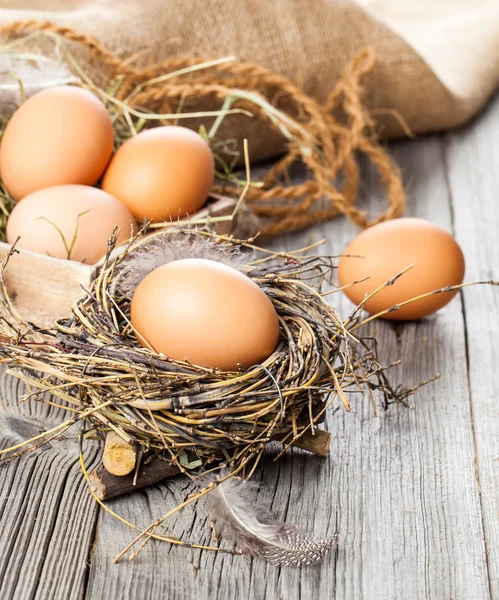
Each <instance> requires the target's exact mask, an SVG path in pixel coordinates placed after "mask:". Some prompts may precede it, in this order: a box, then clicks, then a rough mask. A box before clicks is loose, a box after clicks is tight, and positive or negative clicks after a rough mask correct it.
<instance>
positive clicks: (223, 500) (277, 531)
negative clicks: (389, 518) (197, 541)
mask: <svg viewBox="0 0 499 600" xmlns="http://www.w3.org/2000/svg"><path fill="white" fill-rule="evenodd" d="M222 477H223V475H222ZM202 481H203V486H204V485H206V483H207V481H206V479H202ZM211 481H213V480H211ZM216 481H217V480H215V482H216ZM257 489H258V485H257V484H255V483H253V482H249V481H245V480H242V479H239V478H236V477H231V478H229V479H226V480H225V481H223V482H222V483H218V485H217V487H216V488H214V489H213V491H211V492H210V493H209V494H207V496H206V498H207V501H208V503H209V510H210V514H211V517H212V520H213V521H214V523H215V524H216V525H217V527H219V528H220V529H221V531H223V532H224V533H225V535H226V536H227V537H228V538H230V539H231V541H233V542H234V543H235V544H236V545H237V546H238V548H239V549H240V550H242V551H243V552H245V553H248V554H251V555H253V556H259V557H261V558H264V559H265V560H267V561H268V562H270V563H272V564H275V565H280V566H291V567H300V566H305V565H311V564H313V563H317V562H319V561H321V560H322V559H323V558H324V557H325V556H326V554H327V553H328V552H329V551H330V550H331V549H332V548H333V547H334V546H335V545H336V541H337V537H338V536H337V535H336V534H335V535H333V536H332V537H330V538H327V539H325V540H314V539H313V538H312V537H311V536H310V535H308V534H307V533H305V532H302V531H300V530H299V529H297V528H296V527H294V526H292V525H287V524H286V523H283V522H282V521H279V520H276V519H274V517H273V516H272V515H271V514H270V513H269V512H268V511H266V510H265V509H262V508H261V507H259V506H257V505H256V502H255V500H256V490H257Z"/></svg>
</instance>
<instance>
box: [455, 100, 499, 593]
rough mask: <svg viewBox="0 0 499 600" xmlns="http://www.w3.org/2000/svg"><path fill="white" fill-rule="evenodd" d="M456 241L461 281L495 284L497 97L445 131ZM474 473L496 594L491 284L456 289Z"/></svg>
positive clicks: (498, 269)
mask: <svg viewBox="0 0 499 600" xmlns="http://www.w3.org/2000/svg"><path fill="white" fill-rule="evenodd" d="M445 141H446V144H445V151H446V159H447V165H448V172H449V184H450V189H451V193H452V203H453V208H454V222H455V229H456V233H457V238H458V240H459V242H460V244H461V246H462V248H463V250H464V252H465V255H466V258H467V266H466V270H467V278H469V279H495V280H496V281H499V243H498V233H499V210H498V194H499V171H498V168H497V156H498V155H499V96H498V97H496V99H495V102H494V103H493V104H492V105H491V106H490V107H489V109H488V110H487V111H486V113H485V114H484V115H483V116H482V117H481V118H480V119H479V120H478V121H477V122H476V123H475V125H474V126H473V127H469V128H467V129H465V130H463V131H460V132H457V133H452V134H449V135H447V136H446V139H445ZM464 309H465V315H466V324H467V343H468V359H469V374H470V386H471V408H472V415H473V428H474V439H475V444H476V457H475V460H476V471H477V478H478V481H479V485H480V491H481V504H482V510H483V523H484V528H485V540H486V548H487V560H488V567H489V575H490V586H491V593H492V596H493V597H494V598H499V513H498V507H499V404H498V387H497V381H496V377H497V369H498V367H499V349H498V347H497V340H498V339H499V289H498V288H475V289H469V290H466V292H465V293H464Z"/></svg>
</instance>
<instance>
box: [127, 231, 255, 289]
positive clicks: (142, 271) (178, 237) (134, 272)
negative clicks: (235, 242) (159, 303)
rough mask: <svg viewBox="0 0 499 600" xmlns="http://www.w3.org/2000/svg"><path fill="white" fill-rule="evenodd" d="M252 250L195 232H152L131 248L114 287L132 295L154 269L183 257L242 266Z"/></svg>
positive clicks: (241, 267) (249, 258) (240, 267)
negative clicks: (135, 246)
mask: <svg viewBox="0 0 499 600" xmlns="http://www.w3.org/2000/svg"><path fill="white" fill-rule="evenodd" d="M251 257H252V255H251V253H249V252H241V251H240V249H239V248H237V247H234V246H231V245H224V244H220V243H216V242H214V241H213V240H211V239H209V238H205V237H203V236H201V235H199V234H196V233H195V232H189V233H183V232H180V231H179V232H173V233H172V232H170V233H168V234H165V235H161V236H155V237H153V238H151V240H150V241H149V242H146V243H143V244H141V245H140V247H139V248H137V249H136V250H134V251H132V252H130V254H129V255H128V256H127V258H126V259H125V260H124V261H123V263H122V265H121V266H120V271H119V273H118V278H117V289H118V290H119V292H120V293H121V294H123V295H124V296H125V297H127V298H131V297H132V296H133V294H134V292H135V290H136V289H137V286H138V285H139V283H140V282H141V281H142V280H143V279H144V278H145V277H147V275H149V273H151V272H152V271H154V269H157V268H158V267H161V266H162V265H166V264H168V263H170V262H173V261H174V260H181V259H183V258H206V259H208V260H214V261H216V262H219V263H223V264H226V265H229V266H231V267H234V268H235V269H240V270H243V267H244V265H245V264H247V263H248V262H250V260H251Z"/></svg>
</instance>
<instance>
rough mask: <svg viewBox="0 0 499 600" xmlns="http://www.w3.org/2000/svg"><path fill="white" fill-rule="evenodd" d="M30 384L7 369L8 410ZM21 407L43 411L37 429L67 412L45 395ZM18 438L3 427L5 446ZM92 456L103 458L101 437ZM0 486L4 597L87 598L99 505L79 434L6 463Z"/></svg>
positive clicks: (1, 393) (90, 448) (1, 391)
mask: <svg viewBox="0 0 499 600" xmlns="http://www.w3.org/2000/svg"><path fill="white" fill-rule="evenodd" d="M24 391H25V389H24V385H23V384H21V383H20V382H19V380H16V379H13V378H12V377H10V376H7V375H6V372H5V369H3V370H2V372H1V374H0V400H1V405H0V410H1V411H3V414H5V411H7V410H8V409H9V408H10V410H13V409H14V410H15V409H16V399H17V398H18V397H19V396H20V395H21V394H23V393H24ZM18 410H19V411H20V413H21V414H25V415H28V416H31V417H34V418H35V419H37V421H38V423H39V425H38V426H37V425H36V422H35V423H34V424H33V425H32V431H31V435H34V434H36V433H38V432H39V431H40V430H42V429H43V427H44V426H45V427H47V426H50V425H51V424H54V423H57V422H60V420H61V418H62V416H61V414H60V412H62V411H58V410H56V409H53V408H50V407H49V406H48V405H46V404H43V403H41V402H31V403H29V404H22V405H20V406H19V408H18ZM14 414H15V413H14ZM37 429H38V431H37ZM68 435H69V434H68ZM15 442H16V440H15V438H13V437H12V434H9V432H8V431H6V430H5V428H0V447H2V448H5V447H8V446H10V445H12V443H15ZM85 456H86V460H87V461H88V462H89V464H94V463H95V462H96V460H97V452H96V447H95V445H87V449H86V452H85ZM0 490H2V491H1V492H0V545H1V548H2V551H1V552H0V598H2V600H9V599H11V598H12V599H20V598H22V599H23V600H25V599H28V598H35V597H36V598H50V599H51V600H52V599H54V600H55V599H58V600H66V599H69V598H71V599H73V598H74V599H78V598H82V597H83V594H84V590H85V584H86V576H87V570H88V558H89V554H90V550H91V544H92V540H93V536H94V529H95V525H96V521H97V516H98V511H97V508H96V505H95V503H94V502H93V500H92V499H91V497H90V495H89V493H88V487H87V485H86V483H85V481H84V480H83V478H82V474H81V470H80V465H79V461H78V449H77V444H76V441H75V438H73V439H71V438H69V437H68V439H67V440H66V441H61V442H58V443H54V444H52V445H51V446H50V447H48V448H47V447H45V448H44V449H43V450H41V451H39V452H38V453H37V454H36V455H35V454H32V455H28V456H25V457H22V458H20V459H17V460H15V461H14V462H12V463H10V464H9V465H8V466H7V467H5V468H0Z"/></svg>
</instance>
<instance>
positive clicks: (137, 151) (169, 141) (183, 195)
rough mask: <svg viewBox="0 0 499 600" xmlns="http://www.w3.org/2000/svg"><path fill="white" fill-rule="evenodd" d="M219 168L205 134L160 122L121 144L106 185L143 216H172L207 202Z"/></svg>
mask: <svg viewBox="0 0 499 600" xmlns="http://www.w3.org/2000/svg"><path fill="white" fill-rule="evenodd" d="M214 173H215V162H214V160H213V155H212V153H211V150H210V147H209V146H208V144H207V143H206V142H205V141H204V140H203V138H202V137H201V136H200V135H198V134H197V133H196V132H194V131H191V130H190V129H187V128H185V127H156V128H154V129H149V130H147V131H143V132H142V133H139V134H138V135H136V136H135V137H133V138H130V139H129V140H127V141H126V142H125V143H124V144H123V146H121V148H120V149H119V150H118V151H117V152H116V154H115V156H114V157H113V159H112V161H111V164H110V165H109V167H108V169H107V171H106V174H105V176H104V180H103V182H102V189H104V190H106V191H107V192H109V193H110V194H112V195H113V196H115V197H116V198H118V199H119V200H121V201H122V202H123V203H124V204H126V205H127V206H128V208H129V209H130V210H131V211H132V213H133V214H134V215H135V216H136V217H137V218H138V219H147V220H153V221H162V220H167V221H169V220H171V219H173V220H176V219H178V218H179V217H184V216H185V215H188V214H192V213H194V212H195V211H196V210H198V209H199V208H201V207H202V206H203V204H204V203H205V202H206V199H207V197H208V194H209V192H210V189H211V186H212V185H213V177H214Z"/></svg>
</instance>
